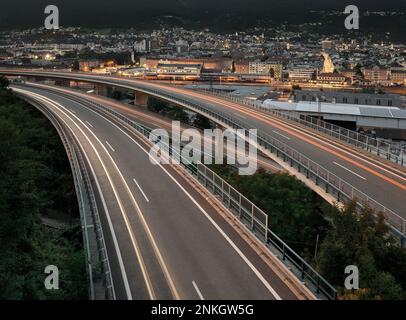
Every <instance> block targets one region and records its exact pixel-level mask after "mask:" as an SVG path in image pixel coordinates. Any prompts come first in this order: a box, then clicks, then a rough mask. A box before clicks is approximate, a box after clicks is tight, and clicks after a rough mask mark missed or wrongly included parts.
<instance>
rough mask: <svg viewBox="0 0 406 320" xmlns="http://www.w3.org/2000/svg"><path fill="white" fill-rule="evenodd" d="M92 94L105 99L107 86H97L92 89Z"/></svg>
mask: <svg viewBox="0 0 406 320" xmlns="http://www.w3.org/2000/svg"><path fill="white" fill-rule="evenodd" d="M94 92H95V93H96V94H98V95H100V96H103V97H107V86H104V85H101V84H97V85H95V87H94Z"/></svg>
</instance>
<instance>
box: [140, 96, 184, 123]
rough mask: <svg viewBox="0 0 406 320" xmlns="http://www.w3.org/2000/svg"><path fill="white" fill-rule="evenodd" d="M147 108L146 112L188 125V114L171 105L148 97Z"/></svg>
mask: <svg viewBox="0 0 406 320" xmlns="http://www.w3.org/2000/svg"><path fill="white" fill-rule="evenodd" d="M147 107H148V110H150V111H152V112H156V113H159V114H161V115H163V116H166V117H168V118H171V119H173V120H178V121H180V122H184V123H189V117H188V114H187V113H186V112H185V110H183V109H182V108H181V107H178V106H175V105H172V104H170V103H167V102H165V101H162V100H159V99H156V98H154V97H148V102H147Z"/></svg>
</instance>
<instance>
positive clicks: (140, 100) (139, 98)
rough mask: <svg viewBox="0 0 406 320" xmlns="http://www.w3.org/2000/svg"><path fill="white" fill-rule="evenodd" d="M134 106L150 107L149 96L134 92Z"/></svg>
mask: <svg viewBox="0 0 406 320" xmlns="http://www.w3.org/2000/svg"><path fill="white" fill-rule="evenodd" d="M134 97H135V99H134V105H135V106H139V107H146V106H147V105H148V95H147V94H145V93H143V92H138V91H134Z"/></svg>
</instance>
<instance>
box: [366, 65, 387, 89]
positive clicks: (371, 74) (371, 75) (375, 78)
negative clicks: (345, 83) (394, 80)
mask: <svg viewBox="0 0 406 320" xmlns="http://www.w3.org/2000/svg"><path fill="white" fill-rule="evenodd" d="M361 72H362V74H363V76H364V79H365V80H367V81H370V82H371V83H374V84H383V85H385V84H387V83H388V81H389V79H390V70H389V69H387V68H381V67H378V66H374V67H372V68H362V69H361Z"/></svg>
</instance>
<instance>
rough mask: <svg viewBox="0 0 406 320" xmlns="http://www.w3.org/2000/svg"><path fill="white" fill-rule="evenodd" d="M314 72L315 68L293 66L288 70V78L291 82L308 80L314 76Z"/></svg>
mask: <svg viewBox="0 0 406 320" xmlns="http://www.w3.org/2000/svg"><path fill="white" fill-rule="evenodd" d="M315 73H316V69H315V68H295V69H292V70H289V71H288V75H289V80H290V81H292V82H295V81H298V82H300V81H304V82H308V81H310V80H312V79H313V78H314V75H315Z"/></svg>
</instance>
